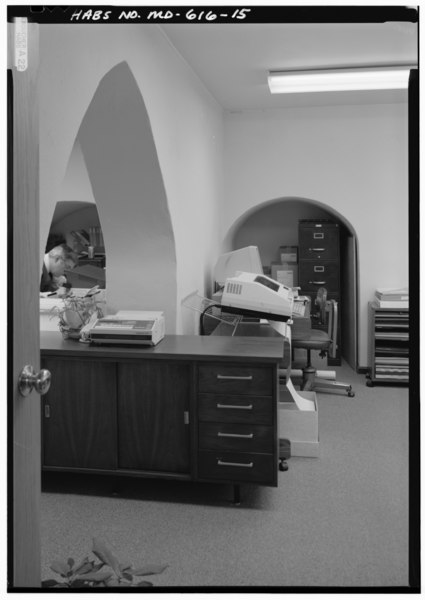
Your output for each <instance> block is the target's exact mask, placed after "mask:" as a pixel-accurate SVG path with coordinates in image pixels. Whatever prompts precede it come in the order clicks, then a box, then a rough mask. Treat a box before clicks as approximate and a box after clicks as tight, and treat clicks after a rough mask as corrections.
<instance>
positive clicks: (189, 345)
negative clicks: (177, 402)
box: [40, 331, 284, 363]
mask: <svg viewBox="0 0 425 600" xmlns="http://www.w3.org/2000/svg"><path fill="white" fill-rule="evenodd" d="M40 348H41V354H42V356H58V355H60V356H68V357H75V358H78V357H85V358H87V359H91V358H103V359H111V360H116V359H118V360H119V359H132V358H133V359H138V358H150V359H163V360H166V359H174V360H175V359H179V360H185V359H186V360H211V359H213V360H216V361H221V360H223V361H230V360H232V359H233V360H241V359H242V360H244V361H245V362H262V363H279V362H280V361H281V360H282V357H283V354H284V338H282V337H280V336H276V337H275V336H272V337H268V336H266V337H264V336H234V337H230V336H224V335H223V336H220V335H217V336H199V335H166V336H165V338H164V339H163V340H161V341H160V342H159V344H158V345H156V346H118V345H117V346H115V345H108V346H106V345H95V344H84V343H81V342H79V341H77V340H69V339H68V340H64V339H63V337H62V335H61V333H60V332H59V331H42V332H41V333H40Z"/></svg>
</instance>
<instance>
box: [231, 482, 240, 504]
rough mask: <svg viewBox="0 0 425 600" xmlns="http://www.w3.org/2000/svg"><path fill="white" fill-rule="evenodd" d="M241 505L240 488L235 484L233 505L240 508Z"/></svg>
mask: <svg viewBox="0 0 425 600" xmlns="http://www.w3.org/2000/svg"><path fill="white" fill-rule="evenodd" d="M240 503H241V486H240V485H238V484H237V483H235V484H234V485H233V504H234V505H235V506H240Z"/></svg>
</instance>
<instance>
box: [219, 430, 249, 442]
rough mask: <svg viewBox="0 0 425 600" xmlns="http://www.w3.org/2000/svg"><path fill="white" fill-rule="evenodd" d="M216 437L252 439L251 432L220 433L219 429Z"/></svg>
mask: <svg viewBox="0 0 425 600" xmlns="http://www.w3.org/2000/svg"><path fill="white" fill-rule="evenodd" d="M217 436H218V437H230V438H244V439H245V440H252V438H253V437H254V434H253V433H222V432H221V431H219V432H218V433H217Z"/></svg>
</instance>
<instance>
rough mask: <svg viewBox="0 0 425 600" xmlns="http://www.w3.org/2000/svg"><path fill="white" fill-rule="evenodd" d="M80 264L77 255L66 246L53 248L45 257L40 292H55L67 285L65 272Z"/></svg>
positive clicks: (61, 245)
mask: <svg viewBox="0 0 425 600" xmlns="http://www.w3.org/2000/svg"><path fill="white" fill-rule="evenodd" d="M77 263H78V256H77V254H76V253H75V252H74V251H73V250H72V248H70V247H69V246H67V245H66V244H60V245H59V246H55V247H54V248H52V249H51V250H50V251H49V252H48V253H47V254H45V255H44V261H43V271H42V274H41V281H40V292H55V291H56V290H58V289H59V288H60V287H62V286H63V285H64V284H66V276H65V271H66V270H70V269H73V268H74V267H75V266H76V265H77Z"/></svg>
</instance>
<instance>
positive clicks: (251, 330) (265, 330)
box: [211, 321, 291, 369]
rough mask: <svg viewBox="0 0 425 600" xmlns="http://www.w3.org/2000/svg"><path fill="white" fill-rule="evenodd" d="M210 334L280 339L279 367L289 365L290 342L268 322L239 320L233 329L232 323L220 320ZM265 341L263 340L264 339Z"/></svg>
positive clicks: (284, 367)
mask: <svg viewBox="0 0 425 600" xmlns="http://www.w3.org/2000/svg"><path fill="white" fill-rule="evenodd" d="M211 336H234V337H235V338H238V337H244V338H247V337H249V338H251V337H254V338H255V337H260V338H267V339H268V338H270V339H280V340H282V341H283V354H282V361H281V363H280V365H279V366H280V367H281V368H282V369H287V368H288V367H290V366H291V344H290V342H289V340H288V339H287V338H283V337H282V336H281V335H280V333H278V332H277V331H276V330H275V329H273V327H271V326H270V325H269V324H268V323H259V322H258V323H255V322H250V321H240V322H239V323H238V324H237V325H236V329H234V326H233V325H229V324H228V323H226V322H224V321H223V322H221V323H219V325H218V326H217V327H216V328H215V329H214V331H213V332H212V333H211ZM264 341H265V340H264Z"/></svg>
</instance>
